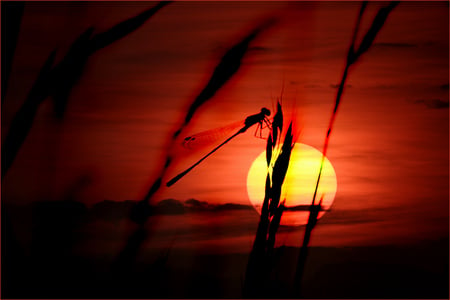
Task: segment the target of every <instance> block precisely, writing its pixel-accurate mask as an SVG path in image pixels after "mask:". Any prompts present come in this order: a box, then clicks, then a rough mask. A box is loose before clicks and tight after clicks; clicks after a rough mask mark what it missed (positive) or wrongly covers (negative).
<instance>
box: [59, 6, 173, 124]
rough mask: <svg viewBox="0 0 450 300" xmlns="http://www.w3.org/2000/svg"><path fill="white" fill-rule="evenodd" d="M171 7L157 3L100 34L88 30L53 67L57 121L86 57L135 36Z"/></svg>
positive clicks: (80, 72) (60, 117) (82, 68)
mask: <svg viewBox="0 0 450 300" xmlns="http://www.w3.org/2000/svg"><path fill="white" fill-rule="evenodd" d="M170 3H171V2H170V1H163V2H159V3H158V4H157V5H155V6H154V7H152V8H149V9H147V10H145V11H144V12H142V13H140V14H139V15H137V16H134V17H132V18H129V19H127V20H125V21H123V22H121V23H119V24H117V25H115V26H113V27H112V28H110V29H109V30H107V31H105V32H102V33H98V34H95V35H92V34H93V32H94V28H93V27H91V28H89V29H87V30H86V31H85V32H84V33H83V34H82V35H81V36H80V37H79V38H78V39H77V40H76V41H75V42H74V43H73V45H72V47H71V49H70V50H69V51H68V53H67V54H66V56H65V57H64V58H63V60H62V61H61V62H60V63H59V64H58V65H57V66H56V67H55V69H56V70H57V73H58V76H57V77H56V78H55V79H56V82H55V84H54V89H53V91H52V97H53V101H54V111H55V115H56V117H57V118H58V119H62V118H63V116H64V112H65V110H66V106H67V102H68V100H69V95H70V93H71V90H72V89H73V87H74V86H75V85H76V84H77V83H78V82H79V80H80V78H81V76H82V74H83V71H84V68H85V66H86V64H87V62H88V59H89V57H90V56H91V55H93V54H94V53H95V52H97V51H98V50H100V49H102V48H105V47H106V46H108V45H110V44H112V43H114V42H116V41H118V40H120V39H122V38H124V37H125V36H127V35H129V34H130V33H132V32H134V31H135V30H137V29H138V28H139V27H141V26H142V25H143V24H144V23H145V22H146V21H147V20H149V19H150V18H151V17H152V16H153V15H154V14H155V13H157V12H158V11H159V10H160V9H161V8H163V7H165V6H167V5H168V4H170Z"/></svg>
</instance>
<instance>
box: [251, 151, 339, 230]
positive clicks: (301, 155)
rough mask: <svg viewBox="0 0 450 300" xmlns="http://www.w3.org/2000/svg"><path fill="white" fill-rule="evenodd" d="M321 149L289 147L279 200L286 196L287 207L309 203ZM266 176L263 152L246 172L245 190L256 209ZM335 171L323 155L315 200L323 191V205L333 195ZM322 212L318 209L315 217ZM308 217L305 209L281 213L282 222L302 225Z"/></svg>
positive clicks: (328, 201)
mask: <svg viewBox="0 0 450 300" xmlns="http://www.w3.org/2000/svg"><path fill="white" fill-rule="evenodd" d="M321 159H322V153H321V152H320V151H318V150H317V149H315V148H313V147H311V146H308V145H305V144H301V143H296V144H295V146H294V149H293V150H292V154H291V159H290V163H289V168H288V171H287V174H286V178H285V181H284V184H283V189H282V195H281V200H283V199H286V203H285V205H286V206H287V207H294V206H300V205H301V206H303V205H305V206H307V205H309V204H311V200H312V197H313V194H314V188H315V184H316V181H317V176H318V174H319V168H320V160H321ZM266 176H267V165H266V152H265V151H264V152H263V153H261V154H260V155H259V156H258V157H257V158H256V159H255V161H254V162H253V164H252V166H251V167H250V170H249V172H248V176H247V192H248V196H249V198H250V201H251V203H252V204H253V206H254V207H255V209H256V210H257V211H258V213H259V212H260V211H261V204H262V201H263V200H264V191H265V182H266ZM336 188H337V180H336V173H335V171H334V168H333V166H332V165H331V163H330V161H329V160H328V159H327V158H325V162H324V166H323V170H322V176H321V179H320V184H319V188H318V191H317V197H316V203H318V201H319V200H320V198H321V197H322V195H323V203H322V205H323V206H324V209H325V210H326V209H329V208H330V206H331V204H332V203H333V200H334V196H335V195H336ZM323 214H324V212H321V213H320V214H319V218H320V217H321V216H322V215H323ZM307 220H308V211H287V212H285V213H283V217H282V220H281V224H282V225H302V224H306V223H307Z"/></svg>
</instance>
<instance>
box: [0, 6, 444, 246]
mask: <svg viewBox="0 0 450 300" xmlns="http://www.w3.org/2000/svg"><path fill="white" fill-rule="evenodd" d="M378 5H379V4H377V3H370V5H369V9H368V11H367V14H366V15H365V18H366V19H365V20H366V21H365V29H366V28H367V26H368V25H369V23H370V22H371V20H372V18H373V16H374V13H375V11H376V8H377V7H378ZM148 6H149V3H143V2H139V3H109V2H105V3H94V4H92V3H75V2H70V3H69V2H67V3H65V2H60V3H46V4H45V5H43V4H41V3H27V5H26V8H25V14H24V16H23V23H22V27H21V31H20V36H19V41H18V45H17V51H16V54H15V57H14V61H13V70H12V73H11V79H10V85H9V87H8V92H7V96H6V102H5V104H4V106H3V108H2V136H4V135H5V132H7V130H8V127H9V122H10V121H11V118H12V116H13V115H14V112H15V111H16V110H17V109H18V107H19V106H20V105H21V103H22V102H23V99H24V97H25V95H26V93H27V92H28V90H29V89H30V87H31V84H32V82H33V80H34V78H35V77H36V75H37V72H38V71H39V69H40V67H41V65H42V64H43V62H44V60H45V59H46V57H47V56H48V54H49V53H50V51H52V50H53V49H57V54H58V55H57V60H59V59H61V58H62V57H63V56H64V54H65V52H66V51H67V50H68V47H69V46H70V45H71V43H72V42H73V41H74V40H75V38H76V37H77V36H78V35H79V34H80V33H81V32H83V31H84V30H85V29H86V28H87V27H88V26H94V27H95V28H96V30H97V32H99V31H102V30H106V29H108V28H109V27H111V26H113V25H114V24H116V23H117V22H119V21H122V20H124V19H126V18H129V17H131V16H134V15H136V14H138V13H139V12H141V11H143V10H144V9H146V8H147V7H148ZM358 10H359V4H358V3H356V2H351V3H350V2H348V3H345V4H342V3H334V2H323V3H315V4H314V5H312V4H308V3H305V2H276V3H274V2H248V3H242V2H230V3H224V2H219V3H212V2H181V3H173V4H171V5H170V6H168V7H165V8H164V9H163V10H161V11H160V12H158V13H157V14H156V15H155V16H154V17H153V18H152V19H151V20H149V21H148V22H147V23H146V24H145V25H144V26H143V27H142V28H140V29H138V30H137V31H136V32H134V33H132V34H130V35H129V36H127V37H125V38H124V39H122V40H121V41H118V42H116V43H114V44H113V45H111V46H109V47H107V48H105V49H102V50H100V51H99V52H98V53H95V54H94V55H93V56H92V57H91V59H90V60H89V63H88V66H87V69H86V72H85V74H84V75H83V77H82V79H81V81H80V83H79V84H78V86H77V87H76V88H75V89H74V90H73V93H72V94H71V97H70V102H69V105H68V109H67V114H66V118H65V119H64V121H63V123H62V124H59V125H57V124H56V122H55V121H54V119H53V116H52V110H51V109H52V107H51V102H50V101H48V100H47V101H46V102H45V103H44V104H43V105H42V107H41V109H40V110H39V113H38V116H37V118H36V120H35V123H34V125H33V129H32V131H31V133H30V135H29V136H28V138H27V140H26V142H25V143H24V145H23V148H22V149H21V152H20V153H19V155H18V157H17V159H16V161H15V163H14V164H13V166H12V168H11V170H10V172H9V174H8V175H7V177H6V178H5V180H4V181H3V182H2V201H4V202H5V203H29V202H32V201H36V200H43V199H50V200H58V199H60V198H61V197H63V195H64V194H65V191H66V190H67V189H68V188H69V187H70V186H72V185H73V182H74V181H75V180H76V179H77V178H79V177H80V176H84V175H89V176H91V177H92V182H91V183H90V184H89V185H88V186H86V187H85V188H83V189H82V190H80V191H79V194H78V200H79V201H81V202H84V203H86V204H93V203H96V202H99V201H102V200H104V199H112V200H117V201H120V200H125V199H139V198H141V197H142V196H143V195H144V194H145V192H146V190H147V189H148V187H149V183H150V182H151V180H153V179H154V177H155V176H156V174H157V172H158V171H159V168H160V164H161V162H160V160H161V158H162V157H163V154H164V153H163V152H164V143H165V141H166V139H167V137H168V136H169V135H171V134H172V133H173V130H174V128H175V126H176V125H177V124H178V122H179V120H180V118H181V117H183V109H185V108H186V107H187V106H188V105H189V103H190V102H191V101H192V100H193V98H194V97H195V95H196V94H197V93H198V92H199V91H200V90H201V88H202V87H203V85H204V84H205V81H206V80H207V79H208V76H209V75H210V74H211V73H212V71H213V68H214V65H215V64H216V63H217V62H218V61H219V59H220V57H221V55H223V53H224V52H225V51H226V49H228V48H229V47H230V46H231V45H232V44H233V43H235V42H236V41H237V40H239V38H242V37H243V36H245V35H246V34H247V31H248V30H249V29H250V28H251V27H252V26H253V25H254V24H255V23H256V22H258V21H260V20H262V18H264V17H267V16H271V15H276V16H279V17H280V20H281V21H280V22H279V23H278V24H277V25H276V26H275V27H274V28H272V29H271V30H269V31H267V32H265V33H264V34H262V35H261V36H260V37H259V38H258V39H257V40H255V42H254V43H252V47H251V50H250V51H249V52H248V53H247V55H246V57H245V59H244V64H243V66H242V68H241V69H240V70H239V72H238V75H237V76H235V77H234V78H233V79H232V80H231V81H230V82H228V83H227V84H226V85H225V86H224V88H223V89H222V90H221V91H220V92H219V93H217V94H216V96H215V97H214V98H213V99H212V100H211V101H210V102H209V103H208V104H206V105H205V106H204V107H202V109H200V110H199V111H198V114H197V115H196V118H195V122H194V124H193V125H192V126H191V127H189V128H188V130H187V131H186V135H189V134H194V133H196V132H199V131H203V130H206V129H211V128H215V127H220V126H224V125H227V124H229V123H232V122H235V121H238V120H243V119H244V118H245V117H246V116H248V115H250V114H253V113H256V112H259V110H260V108H261V107H263V106H265V107H268V108H270V109H272V105H273V104H274V103H275V100H276V98H277V97H279V96H280V94H281V90H282V89H284V93H283V104H284V107H285V108H286V110H287V111H290V110H293V111H296V114H295V117H296V120H297V123H298V124H299V125H300V126H301V127H302V134H301V136H300V138H299V141H300V142H302V143H305V144H309V145H311V146H314V147H316V148H318V149H321V148H322V146H323V140H324V135H325V131H326V127H327V124H328V120H329V117H330V113H331V110H332V107H333V105H334V97H335V93H336V89H335V88H334V87H333V85H335V84H337V83H338V82H339V80H340V76H341V72H342V69H343V67H344V59H345V54H346V51H347V47H348V43H349V40H350V37H351V33H352V29H353V25H354V23H355V19H356V16H357V13H358ZM448 22H449V14H448V3H447V2H440V3H430V2H414V3H401V4H400V5H399V6H398V7H397V8H396V9H395V10H394V12H393V13H392V14H391V16H390V18H389V19H388V21H387V22H386V24H385V26H384V28H383V29H382V30H381V32H380V34H379V35H378V37H377V39H376V41H375V44H374V45H373V47H372V48H371V49H370V50H369V52H368V53H366V54H365V55H364V56H363V57H362V60H361V61H360V62H359V63H358V64H357V65H356V66H354V68H353V69H351V72H350V75H349V79H348V82H347V83H348V86H347V89H346V91H345V94H344V96H343V100H342V101H343V102H342V105H341V107H340V110H339V114H338V116H337V121H336V125H335V128H334V132H333V135H332V137H331V142H330V147H329V151H328V158H329V160H330V161H331V163H332V164H333V166H334V168H335V171H336V174H337V180H338V189H337V195H336V200H335V203H334V206H333V209H334V210H335V211H336V213H335V216H336V219H339V216H341V215H342V214H344V217H343V220H344V221H343V222H344V223H345V224H344V225H335V226H332V228H333V230H331V231H327V232H324V233H323V234H322V235H318V237H320V236H322V237H323V239H325V237H326V236H327V235H332V232H336V233H337V232H341V234H342V232H344V233H343V235H344V236H345V233H347V236H350V233H354V230H355V228H356V227H355V226H353V227H352V224H353V223H352V222H353V221H354V220H355V217H354V214H355V213H356V214H358V218H360V217H361V214H362V215H367V216H368V217H369V216H370V217H373V218H375V219H376V220H378V221H380V222H378V223H374V224H372V226H370V225H366V226H369V228H367V230H368V231H369V232H372V233H373V235H372V237H373V238H374V239H377V238H379V239H382V236H383V234H384V232H385V231H386V230H387V229H386V228H391V227H394V228H396V230H398V232H399V233H398V234H397V235H395V234H392V235H393V237H392V240H395V239H399V237H404V238H405V239H407V236H408V230H414V231H416V233H415V236H416V237H418V239H420V238H421V237H422V236H427V235H428V236H430V235H435V236H436V237H442V236H447V237H448V227H447V225H448V200H449V194H448V193H449V185H448V184H449V177H448V176H449V158H448V152H449V131H448V125H449V111H448V83H449V69H448V67H449V60H448V59H449V56H448V54H449V40H448V37H449V32H448ZM294 108H295V109H294ZM289 113H290V112H289ZM264 147H265V144H264V141H263V140H260V139H256V138H253V137H252V130H249V132H248V133H246V134H245V135H243V136H239V137H237V138H236V139H235V140H233V141H232V142H231V143H229V144H228V145H227V146H226V147H224V148H223V149H221V150H220V151H219V152H217V153H216V154H214V155H213V156H212V157H211V158H209V159H208V160H206V161H205V162H204V163H202V164H201V165H200V166H199V167H197V168H196V169H195V170H194V171H192V172H191V173H190V174H189V175H187V176H186V177H185V178H183V179H182V180H181V181H180V182H179V183H177V184H176V185H174V186H173V187H171V188H170V189H163V190H162V191H161V193H159V194H158V195H157V197H156V198H155V200H160V199H165V198H175V199H179V200H186V199H189V198H196V199H199V200H203V201H208V202H213V203H225V202H236V203H243V204H249V200H248V197H247V193H246V187H245V180H246V176H247V172H248V169H249V167H250V165H251V163H252V161H253V160H254V159H255V158H256V157H257V156H258V155H259V153H261V152H262V151H263V150H264ZM202 154H203V153H192V154H190V155H189V156H187V157H184V156H180V157H179V163H178V164H177V165H176V167H174V168H173V169H172V170H171V171H170V173H169V176H168V177H171V176H173V175H175V174H177V173H178V172H180V171H182V170H183V169H184V168H185V167H187V166H188V165H190V163H192V162H194V161H195V160H197V159H198V158H200V157H201V155H202ZM166 179H167V180H168V179H169V178H166ZM333 213H334V212H330V213H329V214H330V218H332V214H333ZM346 218H347V219H346ZM345 220H347V221H345ZM419 224H420V225H421V229H420V230H421V231H417V230H418V228H419V227H418V226H419ZM342 226H343V227H345V228H341V227H342ZM330 228H331V227H330ZM394 231H395V230H394ZM359 232H362V231H359ZM366 232H367V231H366ZM365 239H367V238H364V237H362V239H361V243H363V244H364V243H367V241H364V240H365ZM313 242H314V241H313ZM340 243H341V244H345V241H344V238H342V239H341V240H340Z"/></svg>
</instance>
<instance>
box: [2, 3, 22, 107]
mask: <svg viewBox="0 0 450 300" xmlns="http://www.w3.org/2000/svg"><path fill="white" fill-rule="evenodd" d="M1 6H2V13H1V15H2V16H1V32H2V37H1V39H2V45H3V47H2V88H1V90H2V95H1V97H2V105H3V102H4V101H5V96H6V90H7V88H8V81H9V75H10V74H11V67H12V63H13V59H14V52H15V50H16V46H17V40H18V37H19V32H20V23H21V21H22V16H23V11H24V9H25V2H22V1H11V2H9V1H2V3H1Z"/></svg>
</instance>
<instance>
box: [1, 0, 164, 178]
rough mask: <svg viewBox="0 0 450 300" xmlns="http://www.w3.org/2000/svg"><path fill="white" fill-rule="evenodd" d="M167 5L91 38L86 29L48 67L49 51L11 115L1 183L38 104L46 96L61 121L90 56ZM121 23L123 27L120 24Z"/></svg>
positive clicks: (31, 122)
mask: <svg viewBox="0 0 450 300" xmlns="http://www.w3.org/2000/svg"><path fill="white" fill-rule="evenodd" d="M167 4H168V2H164V3H160V4H158V5H156V6H155V7H153V8H151V9H149V10H146V11H144V12H143V13H141V14H140V15H138V16H136V17H133V18H130V19H128V20H127V21H124V22H122V23H120V24H119V25H117V26H116V27H113V29H111V30H109V31H107V34H105V33H103V34H98V35H95V36H94V37H93V39H91V35H92V33H93V31H94V28H93V27H91V28H89V29H87V30H86V31H85V32H84V33H83V34H81V35H80V36H79V37H78V38H77V40H75V42H74V43H73V44H72V46H71V47H70V49H69V51H68V52H67V54H66V56H65V57H64V58H63V59H62V61H61V62H60V63H58V64H57V65H56V66H54V67H53V68H52V65H53V61H54V58H55V53H56V51H54V52H52V53H51V54H50V56H49V58H48V59H47V61H46V63H45V64H44V66H43V67H42V69H41V71H40V73H39V75H38V78H37V79H36V81H35V83H34V84H33V87H32V88H31V91H30V93H29V94H28V96H27V98H26V99H25V102H24V104H23V105H22V106H21V108H20V109H19V111H18V112H17V113H16V115H15V116H14V118H13V120H12V123H11V126H10V128H9V131H8V133H7V136H6V138H5V141H4V142H3V145H2V180H3V178H4V176H5V175H6V173H7V171H8V170H9V168H10V167H11V165H12V163H13V161H14V159H15V158H16V156H17V153H18V151H19V149H20V147H21V146H22V144H23V142H24V141H25V138H26V137H27V135H28V132H29V131H30V129H31V127H32V125H33V121H34V118H35V115H36V112H37V110H38V108H39V105H40V104H41V103H42V102H43V101H44V100H45V99H46V98H47V97H49V96H51V97H52V98H53V104H54V112H55V116H56V117H57V118H58V119H62V118H63V116H64V112H65V110H66V106H67V101H68V99H69V95H70V93H71V91H72V88H73V87H74V86H75V84H76V83H77V82H78V81H79V79H80V78H81V76H82V74H83V71H84V66H85V65H86V63H87V60H88V58H89V57H90V55H91V54H92V53H94V52H95V51H97V50H98V49H100V48H103V47H105V46H107V45H109V44H111V43H112V42H114V41H117V40H119V39H121V38H123V37H124V36H125V35H127V34H129V33H131V32H132V31H134V30H136V29H137V28H139V27H140V26H141V25H142V24H143V23H144V22H145V21H146V20H148V19H149V18H150V17H151V16H153V15H154V14H155V13H156V12H157V11H159V9H161V8H162V7H164V6H166V5H167ZM123 24H125V25H123Z"/></svg>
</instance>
